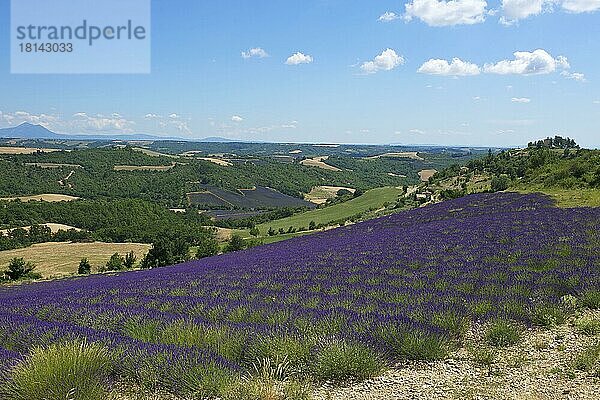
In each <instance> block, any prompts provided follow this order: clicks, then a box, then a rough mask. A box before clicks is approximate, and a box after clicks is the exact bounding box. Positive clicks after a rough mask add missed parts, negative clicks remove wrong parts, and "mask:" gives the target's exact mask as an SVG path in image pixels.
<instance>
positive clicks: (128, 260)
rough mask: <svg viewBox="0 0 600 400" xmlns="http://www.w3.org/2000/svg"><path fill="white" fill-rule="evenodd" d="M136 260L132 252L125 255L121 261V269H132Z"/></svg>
mask: <svg viewBox="0 0 600 400" xmlns="http://www.w3.org/2000/svg"><path fill="white" fill-rule="evenodd" d="M136 260H137V257H136V256H135V253H134V252H133V250H132V251H130V252H129V253H127V254H125V258H124V259H123V267H125V269H132V268H133V266H134V265H135V262H136Z"/></svg>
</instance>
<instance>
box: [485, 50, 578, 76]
mask: <svg viewBox="0 0 600 400" xmlns="http://www.w3.org/2000/svg"><path fill="white" fill-rule="evenodd" d="M514 56H515V58H514V60H502V61H500V62H497V63H495V64H485V65H484V67H483V70H484V72H486V73H488V74H499V75H509V74H516V75H540V74H550V73H552V72H554V71H556V70H557V69H568V68H570V65H569V62H568V60H567V58H566V57H564V56H558V57H556V58H554V57H552V56H551V55H550V54H548V52H547V51H545V50H542V49H538V50H535V51H533V52H531V53H530V52H527V51H517V52H515V53H514Z"/></svg>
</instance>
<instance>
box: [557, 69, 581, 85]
mask: <svg viewBox="0 0 600 400" xmlns="http://www.w3.org/2000/svg"><path fill="white" fill-rule="evenodd" d="M560 74H561V75H562V76H564V77H565V78H567V79H573V80H575V81H577V82H586V81H587V80H586V79H585V75H584V74H582V73H580V72H569V71H563V72H561V73H560Z"/></svg>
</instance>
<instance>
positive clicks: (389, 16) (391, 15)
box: [378, 11, 400, 22]
mask: <svg viewBox="0 0 600 400" xmlns="http://www.w3.org/2000/svg"><path fill="white" fill-rule="evenodd" d="M398 18H400V17H399V16H398V14H396V13H395V12H391V11H386V12H385V13H383V14H382V15H381V16H380V17H379V19H378V21H379V22H392V21H394V20H396V19H398Z"/></svg>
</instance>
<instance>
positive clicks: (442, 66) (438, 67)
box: [417, 58, 481, 76]
mask: <svg viewBox="0 0 600 400" xmlns="http://www.w3.org/2000/svg"><path fill="white" fill-rule="evenodd" d="M417 72H419V73H421V74H429V75H445V76H469V75H479V74H480V73H481V69H480V68H479V66H477V65H476V64H473V63H470V62H465V61H462V60H461V59H459V58H453V59H452V62H451V63H449V62H448V61H446V60H439V59H433V58H432V59H431V60H429V61H427V62H426V63H424V64H423V65H421V67H420V68H419V69H418V71H417Z"/></svg>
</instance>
